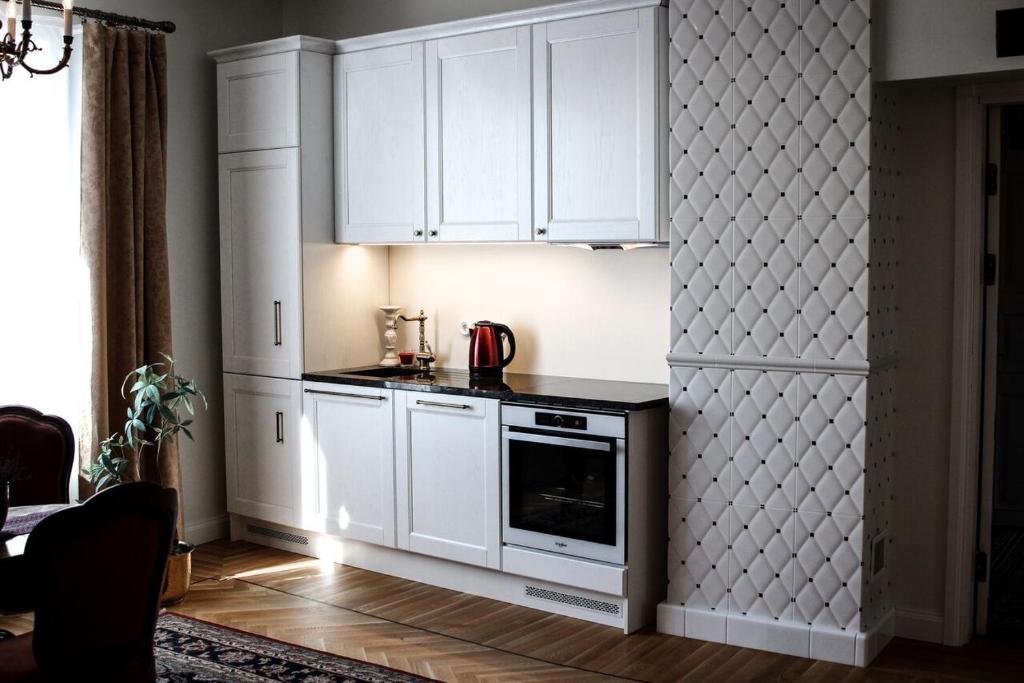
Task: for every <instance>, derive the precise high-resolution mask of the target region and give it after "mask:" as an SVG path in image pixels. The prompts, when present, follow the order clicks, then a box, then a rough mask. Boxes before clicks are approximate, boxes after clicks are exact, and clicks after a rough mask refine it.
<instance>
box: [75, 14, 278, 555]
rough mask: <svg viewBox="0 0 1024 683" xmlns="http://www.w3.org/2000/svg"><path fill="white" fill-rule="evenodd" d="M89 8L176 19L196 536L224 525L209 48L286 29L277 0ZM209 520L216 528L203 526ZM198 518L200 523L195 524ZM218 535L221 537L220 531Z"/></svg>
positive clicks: (175, 96)
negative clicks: (204, 408) (196, 398)
mask: <svg viewBox="0 0 1024 683" xmlns="http://www.w3.org/2000/svg"><path fill="white" fill-rule="evenodd" d="M89 7H92V8H94V9H102V10H107V11H112V12H120V13H123V14H130V15H134V16H142V17H145V18H147V19H154V20H171V21H174V22H176V23H177V26H178V30H177V32H176V33H174V34H172V35H169V36H168V37H167V53H168V64H167V71H168V129H169V130H168V171H167V188H168V196H167V229H168V242H169V248H170V269H171V316H172V331H173V334H174V355H175V357H176V360H178V361H179V363H180V369H181V371H182V372H183V373H184V374H186V375H192V376H194V377H196V379H197V380H198V383H199V386H200V388H202V389H203V391H205V392H206V394H207V396H208V397H209V399H210V409H209V411H208V412H207V413H206V414H205V415H202V416H200V417H198V418H197V419H196V423H195V427H194V428H193V430H192V431H193V433H194V435H195V439H196V440H195V443H191V442H189V441H188V440H187V439H182V443H181V452H182V469H183V472H182V477H183V480H184V481H183V488H184V504H185V524H186V527H188V529H187V531H188V533H187V536H189V537H190V539H191V540H197V539H198V540H204V539H203V538H202V537H201V534H203V533H206V532H207V531H208V529H210V528H213V527H214V526H216V524H218V523H220V522H222V520H223V519H224V515H225V512H224V511H225V501H224V409H223V404H222V400H221V395H222V386H221V341H220V250H219V249H220V248H219V236H218V235H219V232H218V216H217V132H216V120H217V114H216V106H217V97H216V82H215V79H214V74H215V71H214V63H213V61H212V60H210V59H209V58H207V57H206V53H207V52H208V51H209V50H213V49H216V48H221V47H229V46H232V45H239V44H244V43H250V42H255V41H258V40H266V39H268V38H274V37H277V36H279V35H280V31H281V2H280V0H218V1H217V2H208V1H207V0H178V1H177V2H173V3H171V2H161V0H92V2H90V3H89ZM207 523H210V524H211V525H212V526H209V527H203V526H202V525H204V524H207ZM197 525H199V526H198V527H197ZM214 537H216V534H215V535H214Z"/></svg>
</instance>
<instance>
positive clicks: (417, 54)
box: [334, 0, 668, 244]
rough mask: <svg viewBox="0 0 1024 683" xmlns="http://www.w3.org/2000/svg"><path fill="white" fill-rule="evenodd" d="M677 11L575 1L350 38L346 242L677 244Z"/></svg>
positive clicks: (340, 110) (342, 208)
mask: <svg viewBox="0 0 1024 683" xmlns="http://www.w3.org/2000/svg"><path fill="white" fill-rule="evenodd" d="M665 14H666V11H665V8H664V7H662V6H661V2H660V1H659V0H577V1H575V2H571V3H566V4H564V5H554V6H551V7H541V8H536V9H532V10H523V11H520V12H514V13H509V14H505V15H499V16H496V17H480V18H477V19H470V20H466V21H462V22H453V23H450V24H441V25H437V26H424V27H419V28H415V29H407V30H403V31H395V32H392V33H387V34H380V35H376V36H362V37H359V38H352V39H347V40H342V41H339V42H338V49H339V50H340V51H341V54H340V55H339V56H338V57H336V60H337V61H336V63H335V111H334V117H335V143H336V146H337V154H336V157H335V170H336V174H335V177H336V179H337V181H336V182H337V186H338V191H337V196H338V201H337V203H336V205H337V211H338V214H337V220H336V226H335V227H336V231H337V239H338V241H339V242H348V243H389V244H401V243H422V242H513V241H531V240H544V241H554V242H594V243H599V242H612V243H617V242H656V241H666V240H667V238H668V229H667V228H668V206H667V203H668V202H667V198H668V167H667V159H668V115H667V114H668V112H667V109H668V75H667V65H666V62H667V57H668V55H667V45H668V34H667V27H666V16H665Z"/></svg>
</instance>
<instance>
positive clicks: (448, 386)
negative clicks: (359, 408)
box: [302, 366, 668, 410]
mask: <svg viewBox="0 0 1024 683" xmlns="http://www.w3.org/2000/svg"><path fill="white" fill-rule="evenodd" d="M374 367H377V366H371V367H368V368H346V369H343V370H324V371H321V372H307V373H304V374H303V375H302V379H304V380H306V381H307V382H330V383H332V384H349V385H355V386H363V387H380V388H384V389H402V390H405V391H424V392H429V393H434V394H456V395H460V396H478V397H481V398H496V399H500V400H502V401H510V402H515V403H532V404H537V405H550V406H558V407H564V408H580V409H591V410H644V409H647V408H656V407H661V406H667V405H668V386H667V385H664V384H644V383H642V382H613V381H609V380H602V379H579V378H576V377H554V376H550V375H521V374H515V373H505V374H504V375H502V376H501V377H500V378H498V377H492V378H484V377H473V376H471V375H470V374H469V371H468V370H448V369H445V368H435V369H433V370H431V372H430V374H429V375H419V374H416V375H404V376H398V377H370V376H365V375H353V374H351V373H353V372H358V371H360V370H369V369H372V368H374Z"/></svg>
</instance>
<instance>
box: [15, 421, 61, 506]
mask: <svg viewBox="0 0 1024 683" xmlns="http://www.w3.org/2000/svg"><path fill="white" fill-rule="evenodd" d="M9 457H17V458H18V476H17V477H16V478H15V480H14V481H12V482H11V503H10V504H11V505H12V506H14V505H46V504H48V503H67V502H69V493H68V483H69V482H70V481H71V465H72V463H73V462H74V459H75V437H74V434H73V433H72V432H71V426H70V425H69V424H68V423H67V422H66V421H65V420H64V419H62V418H60V417H57V416H56V415H43V414H42V413H41V412H39V411H38V410H35V409H33V408H26V407H25V406H0V459H4V458H9Z"/></svg>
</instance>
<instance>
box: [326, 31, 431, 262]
mask: <svg viewBox="0 0 1024 683" xmlns="http://www.w3.org/2000/svg"><path fill="white" fill-rule="evenodd" d="M335 59H336V62H335V69H334V78H335V87H334V92H335V97H336V98H337V106H336V107H335V109H334V121H335V141H336V144H337V150H336V159H335V167H336V168H337V169H338V170H337V173H335V178H336V181H335V182H336V183H337V184H338V194H339V195H340V201H339V202H338V218H337V225H336V229H337V230H338V235H337V238H338V241H339V242H349V243H360V242H364V243H365V242H369V243H373V242H392V243H393V242H422V241H424V240H425V239H426V237H425V234H424V226H425V223H426V208H425V205H424V193H425V191H426V190H425V182H426V181H425V179H424V166H423V164H424V161H423V155H424V137H423V43H412V44H409V45H396V46H393V47H385V48H380V49H376V50H365V51H363V52H353V53H349V54H343V55H338V56H337V57H336V58H335Z"/></svg>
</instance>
